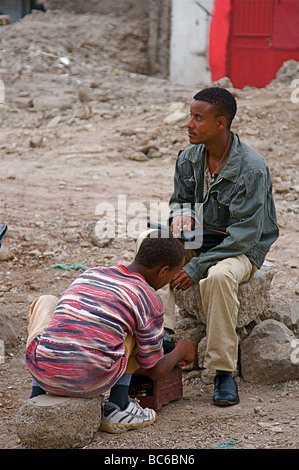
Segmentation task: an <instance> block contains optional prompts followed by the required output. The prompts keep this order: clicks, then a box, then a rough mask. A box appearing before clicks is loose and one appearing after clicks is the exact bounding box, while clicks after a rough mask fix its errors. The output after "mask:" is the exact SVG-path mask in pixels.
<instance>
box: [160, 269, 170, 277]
mask: <svg viewBox="0 0 299 470" xmlns="http://www.w3.org/2000/svg"><path fill="white" fill-rule="evenodd" d="M168 271H169V266H163V267H162V268H160V269H159V272H158V277H159V278H161V277H163V276H164V274H166V273H167V272H168Z"/></svg>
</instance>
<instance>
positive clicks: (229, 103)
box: [193, 87, 237, 128]
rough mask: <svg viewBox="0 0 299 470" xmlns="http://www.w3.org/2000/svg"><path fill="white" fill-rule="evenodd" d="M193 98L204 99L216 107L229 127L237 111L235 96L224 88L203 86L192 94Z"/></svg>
mask: <svg viewBox="0 0 299 470" xmlns="http://www.w3.org/2000/svg"><path fill="white" fill-rule="evenodd" d="M193 99H194V100H197V101H206V102H207V103H210V104H212V105H214V106H216V107H217V108H218V112H219V116H225V117H226V119H227V123H228V127H229V128H230V126H231V123H232V120H233V119H234V117H235V115H236V112H237V102H236V99H235V97H234V96H233V95H232V94H231V93H230V92H229V91H228V90H226V89H225V88H220V87H210V88H204V89H203V90H201V91H199V92H198V93H196V95H194V97H193Z"/></svg>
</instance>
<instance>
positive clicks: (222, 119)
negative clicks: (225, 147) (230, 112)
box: [218, 116, 227, 129]
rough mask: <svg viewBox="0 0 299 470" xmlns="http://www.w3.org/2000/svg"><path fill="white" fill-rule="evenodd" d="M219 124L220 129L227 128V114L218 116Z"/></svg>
mask: <svg viewBox="0 0 299 470" xmlns="http://www.w3.org/2000/svg"><path fill="white" fill-rule="evenodd" d="M218 126H219V128H220V129H225V128H226V126H227V121H226V117H225V116H219V117H218Z"/></svg>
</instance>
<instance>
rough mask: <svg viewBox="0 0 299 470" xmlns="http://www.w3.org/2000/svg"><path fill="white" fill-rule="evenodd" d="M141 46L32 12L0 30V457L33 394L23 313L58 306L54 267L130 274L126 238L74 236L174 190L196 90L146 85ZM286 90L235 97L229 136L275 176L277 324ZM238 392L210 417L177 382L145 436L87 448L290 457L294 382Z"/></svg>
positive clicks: (119, 32) (284, 247) (65, 18)
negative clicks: (1, 94) (12, 341)
mask: <svg viewBox="0 0 299 470" xmlns="http://www.w3.org/2000/svg"><path fill="white" fill-rule="evenodd" d="M146 35H147V25H146V23H145V22H138V21H132V22H124V21H123V19H122V18H114V17H113V16H111V15H109V16H105V17H103V16H98V15H89V14H85V15H75V14H71V13H62V12H47V13H40V12H39V13H34V14H32V15H29V16H27V17H25V18H24V19H23V20H21V21H19V22H18V23H16V24H14V25H8V26H2V27H1V40H0V50H1V78H2V80H3V81H4V84H5V103H4V104H2V105H0V113H1V114H0V120H1V142H0V159H1V174H0V179H1V220H0V222H1V223H6V224H7V225H8V226H9V231H8V233H7V235H6V236H5V238H4V240H3V249H4V250H6V251H7V256H6V261H1V262H0V272H1V274H0V275H1V279H2V283H1V286H0V308H1V312H3V313H6V314H7V315H8V316H9V317H10V318H11V319H12V321H13V324H14V327H15V328H16V331H17V334H18V338H19V341H18V345H17V346H16V347H15V348H13V349H12V350H10V351H9V352H8V354H7V355H6V358H5V362H4V364H1V365H0V448H4V449H8V448H13V449H21V448H23V446H22V443H21V442H20V441H19V439H18V436H17V434H16V427H15V414H16V412H17V410H18V409H19V407H20V406H21V404H22V403H23V401H24V400H25V399H26V398H27V397H28V396H29V393H30V389H31V381H30V376H29V373H28V371H27V369H26V365H25V361H24V354H25V341H26V328H27V312H28V307H29V304H30V303H31V301H32V300H33V299H35V298H36V297H37V296H39V295H41V294H44V293H51V294H54V295H57V296H59V295H60V294H61V293H62V292H63V291H64V289H65V288H67V287H68V286H69V284H70V283H71V282H72V281H73V279H75V278H76V277H77V276H78V274H79V272H78V271H77V270H76V269H70V270H63V269H57V268H53V266H54V265H63V264H65V265H67V266H74V265H76V264H77V265H78V264H79V265H83V266H88V267H91V266H94V265H113V264H120V263H123V264H127V263H129V262H130V261H131V259H132V257H133V254H134V243H135V239H134V235H132V234H131V233H130V234H129V236H118V235H117V234H116V237H115V239H114V240H113V241H112V242H111V243H110V244H108V245H107V246H104V247H102V248H99V247H98V246H95V245H94V244H93V243H92V242H91V240H90V239H89V238H88V236H85V235H84V234H86V233H87V232H86V227H88V226H89V225H90V224H91V223H92V222H96V221H97V220H99V214H97V213H96V212H97V207H99V206H98V205H99V204H102V203H107V202H109V203H110V204H112V205H113V207H115V209H116V217H117V214H118V210H119V209H120V208H119V207H118V204H119V200H121V201H122V203H124V201H125V204H126V207H124V206H123V207H122V210H123V211H124V212H123V214H125V217H127V220H123V215H122V219H121V220H120V221H119V222H120V224H122V227H124V226H125V223H126V222H127V223H128V222H129V221H130V220H131V219H132V218H134V216H136V214H135V213H134V207H135V209H136V210H137V213H138V210H140V208H141V207H142V208H144V207H146V208H148V207H149V205H150V203H154V202H155V203H161V202H164V203H165V202H166V203H167V201H168V199H169V196H170V194H171V192H172V184H173V173H174V165H175V159H176V156H177V154H178V151H179V150H180V149H181V148H184V147H185V146H186V145H188V140H187V136H186V128H185V124H186V120H187V116H188V112H189V103H190V100H191V99H192V96H193V95H194V93H195V92H196V91H198V90H197V89H190V88H188V87H184V86H182V85H178V84H175V83H171V82H169V81H167V80H161V79H157V78H153V77H149V76H147V75H146V70H147V59H146ZM290 85H291V83H290V79H289V78H288V79H285V80H283V79H282V80H280V81H278V82H273V83H272V84H270V85H269V86H268V87H266V88H264V89H254V88H249V87H248V88H245V89H243V90H233V92H234V93H235V95H236V97H237V100H238V116H237V117H236V119H235V124H234V130H235V131H237V132H238V133H239V135H240V137H241V138H242V139H243V140H245V141H246V142H248V143H249V144H251V145H252V146H254V147H255V148H256V149H257V150H258V151H260V152H261V153H262V154H263V156H264V157H265V159H266V161H267V163H268V165H269V167H270V170H271V173H272V177H273V185H274V195H275V201H276V207H277V214H278V220H279V226H280V238H279V240H278V241H277V242H276V243H275V245H274V246H273V248H272V249H271V252H270V253H269V255H268V257H267V261H268V262H270V263H271V264H272V265H273V267H274V268H275V269H276V270H277V273H276V274H275V276H274V279H273V283H272V289H271V299H272V304H273V308H274V309H276V310H277V311H279V312H280V313H282V312H283V311H287V310H288V309H289V306H290V303H291V302H298V268H299V261H298V245H297V240H298V197H299V182H298V179H297V178H298V177H297V168H298V157H299V151H298V137H299V131H298V127H297V122H298V119H297V118H298V107H299V104H298V103H296V102H295V101H296V100H293V101H292V100H291V94H292V92H294V91H295V90H294V88H291V87H290ZM174 112H175V114H173V113H174ZM179 113H185V115H186V119H180V118H179V116H178V114H179ZM169 117H171V118H169ZM133 203H138V204H139V205H137V206H133V205H132V204H133ZM100 207H102V206H100ZM139 215H140V213H139ZM146 215H148V214H146ZM133 225H134V224H133ZM138 228H140V227H138V224H137V228H136V230H138ZM122 234H123V232H122ZM238 380H239V389H240V398H241V402H240V404H239V405H237V406H234V407H230V408H217V407H215V406H213V404H212V393H213V387H212V385H206V384H204V383H203V382H201V381H200V380H199V379H189V378H188V373H187V372H184V397H183V398H182V399H181V400H177V401H174V402H172V403H170V404H168V405H166V406H163V408H162V409H161V410H160V411H159V412H158V419H157V421H156V423H155V424H154V425H152V426H150V427H148V428H144V429H143V430H140V431H130V432H129V433H127V434H125V435H121V436H118V435H115V436H111V435H107V434H105V433H102V432H98V433H97V434H96V435H95V436H94V439H93V441H92V443H91V444H90V445H89V446H87V447H88V448H92V449H103V448H104V449H111V448H113V449H122V448H123V449H130V448H133V449H142V448H146V449H149V448H152V449H164V448H165V449H184V448H185V449H187V448H191V449H209V448H213V447H233V448H241V449H245V448H255V449H292V448H298V447H299V431H298V424H299V423H298V421H299V413H298V397H299V384H298V381H291V382H287V383H281V384H274V385H261V384H250V383H248V382H244V381H243V380H241V379H238Z"/></svg>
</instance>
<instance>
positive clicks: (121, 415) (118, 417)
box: [100, 398, 157, 433]
mask: <svg viewBox="0 0 299 470" xmlns="http://www.w3.org/2000/svg"><path fill="white" fill-rule="evenodd" d="M156 417H157V415H156V412H155V411H154V410H152V409H150V408H142V407H141V406H140V405H139V402H138V400H137V399H136V398H135V399H134V400H132V399H130V401H129V404H128V406H127V407H126V408H125V409H124V410H121V409H120V408H119V406H117V405H115V403H111V402H106V403H105V404H104V406H103V412H102V420H101V425H100V431H106V432H110V433H120V432H125V431H129V430H130V429H138V428H141V427H144V426H149V425H150V424H152V423H154V422H155V421H156Z"/></svg>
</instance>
